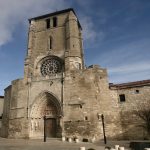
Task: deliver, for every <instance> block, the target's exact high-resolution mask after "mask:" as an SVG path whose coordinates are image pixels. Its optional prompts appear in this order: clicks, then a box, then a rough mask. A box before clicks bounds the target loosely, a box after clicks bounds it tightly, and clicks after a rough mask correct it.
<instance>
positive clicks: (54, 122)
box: [30, 92, 62, 138]
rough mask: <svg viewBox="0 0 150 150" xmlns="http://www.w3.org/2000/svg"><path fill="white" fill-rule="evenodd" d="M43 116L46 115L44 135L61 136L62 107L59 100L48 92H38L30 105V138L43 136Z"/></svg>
mask: <svg viewBox="0 0 150 150" xmlns="http://www.w3.org/2000/svg"><path fill="white" fill-rule="evenodd" d="M44 116H45V117H46V119H45V130H46V136H47V137H50V138H54V137H61V134H62V127H61V116H62V107H61V104H60V101H59V100H58V99H57V98H56V97H55V96H53V94H51V93H49V92H44V93H42V94H40V95H39V96H38V98H37V99H36V100H35V102H34V103H33V105H32V107H31V113H30V120H31V121H30V137H31V138H32V137H33V138H42V137H43V136H44Z"/></svg>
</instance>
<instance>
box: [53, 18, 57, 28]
mask: <svg viewBox="0 0 150 150" xmlns="http://www.w3.org/2000/svg"><path fill="white" fill-rule="evenodd" d="M53 27H57V17H54V18H53Z"/></svg>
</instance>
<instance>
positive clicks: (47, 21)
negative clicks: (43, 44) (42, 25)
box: [46, 19, 50, 29]
mask: <svg viewBox="0 0 150 150" xmlns="http://www.w3.org/2000/svg"><path fill="white" fill-rule="evenodd" d="M46 28H47V29H49V28H50V19H46Z"/></svg>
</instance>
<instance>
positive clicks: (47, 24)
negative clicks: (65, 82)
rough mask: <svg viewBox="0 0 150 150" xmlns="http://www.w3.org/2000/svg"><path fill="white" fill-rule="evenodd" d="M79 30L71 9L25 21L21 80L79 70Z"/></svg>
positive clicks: (80, 46)
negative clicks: (23, 76)
mask: <svg viewBox="0 0 150 150" xmlns="http://www.w3.org/2000/svg"><path fill="white" fill-rule="evenodd" d="M81 31H82V28H81V25H80V23H79V20H78V19H77V16H76V14H75V12H74V10H73V9H72V8H70V9H66V10H63V11H57V12H54V13H51V14H47V15H43V16H39V17H35V18H31V19H29V33H28V52H27V57H26V60H25V78H28V77H31V76H32V78H34V77H35V78H37V77H40V76H41V77H47V76H49V77H50V76H52V75H56V74H57V75H58V74H59V73H62V72H64V73H66V72H70V71H72V70H77V69H83V68H84V60H83V48H82V33H81Z"/></svg>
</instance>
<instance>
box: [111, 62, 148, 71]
mask: <svg viewBox="0 0 150 150" xmlns="http://www.w3.org/2000/svg"><path fill="white" fill-rule="evenodd" d="M147 70H150V61H149V62H148V61H145V62H134V63H132V64H128V63H127V64H124V65H122V66H118V67H114V68H110V69H109V72H110V73H118V74H129V73H136V72H143V71H147Z"/></svg>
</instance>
